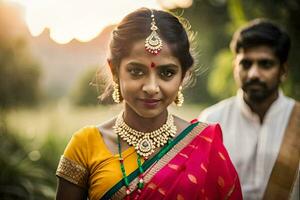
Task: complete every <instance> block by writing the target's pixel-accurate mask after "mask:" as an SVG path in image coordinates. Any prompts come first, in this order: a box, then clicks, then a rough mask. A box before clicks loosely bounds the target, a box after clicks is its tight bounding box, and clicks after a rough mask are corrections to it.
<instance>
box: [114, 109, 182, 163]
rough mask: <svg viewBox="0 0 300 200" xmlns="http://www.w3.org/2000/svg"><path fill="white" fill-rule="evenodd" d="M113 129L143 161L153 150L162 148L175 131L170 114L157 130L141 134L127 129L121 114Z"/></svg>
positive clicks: (129, 128)
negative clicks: (132, 147)
mask: <svg viewBox="0 0 300 200" xmlns="http://www.w3.org/2000/svg"><path fill="white" fill-rule="evenodd" d="M113 129H114V131H115V133H116V134H117V135H118V136H119V137H121V138H122V139H123V140H124V141H126V142H127V143H128V145H129V146H134V148H135V149H136V152H137V154H139V155H140V156H142V157H144V158H145V159H147V158H148V157H149V156H150V155H151V154H152V153H153V152H154V150H155V148H157V147H162V146H164V145H165V144H166V143H167V142H168V140H169V139H170V138H172V137H174V136H175V134H176V131H177V128H176V126H175V124H174V118H173V116H172V115H171V114H168V117H167V121H166V122H165V123H164V124H163V125H162V126H161V127H160V128H158V129H157V130H154V131H151V132H141V131H137V130H135V129H133V128H131V127H129V126H128V125H127V124H126V123H125V122H124V119H123V113H120V114H119V115H118V117H117V119H116V122H115V125H114V127H113Z"/></svg>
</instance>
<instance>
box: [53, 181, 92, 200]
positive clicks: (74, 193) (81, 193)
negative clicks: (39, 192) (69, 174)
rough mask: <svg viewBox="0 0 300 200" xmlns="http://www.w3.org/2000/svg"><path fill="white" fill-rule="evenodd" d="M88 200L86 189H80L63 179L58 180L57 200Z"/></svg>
mask: <svg viewBox="0 0 300 200" xmlns="http://www.w3.org/2000/svg"><path fill="white" fill-rule="evenodd" d="M65 199H68V200H83V199H84V200H86V199H87V191H86V189H84V188H82V187H79V186H77V185H75V184H73V183H71V182H69V181H67V180H65V179H63V178H60V177H59V178H58V185H57V190H56V200H65Z"/></svg>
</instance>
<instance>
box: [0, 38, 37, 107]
mask: <svg viewBox="0 0 300 200" xmlns="http://www.w3.org/2000/svg"><path fill="white" fill-rule="evenodd" d="M27 51H28V50H27V48H26V43H25V41H24V40H23V39H21V38H20V39H16V40H12V41H9V42H7V41H2V40H1V38H0V94H1V95H0V107H2V108H9V107H13V106H17V105H35V104H36V103H37V102H38V100H39V99H40V97H41V91H40V85H39V78H40V68H39V66H38V64H37V63H36V62H35V61H34V60H33V59H32V58H31V57H30V55H29V54H28V52H27Z"/></svg>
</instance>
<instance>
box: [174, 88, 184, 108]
mask: <svg viewBox="0 0 300 200" xmlns="http://www.w3.org/2000/svg"><path fill="white" fill-rule="evenodd" d="M174 102H175V104H176V106H178V107H180V106H182V104H183V102H184V96H183V94H182V86H180V87H179V90H178V93H177V96H176V98H175V100H174Z"/></svg>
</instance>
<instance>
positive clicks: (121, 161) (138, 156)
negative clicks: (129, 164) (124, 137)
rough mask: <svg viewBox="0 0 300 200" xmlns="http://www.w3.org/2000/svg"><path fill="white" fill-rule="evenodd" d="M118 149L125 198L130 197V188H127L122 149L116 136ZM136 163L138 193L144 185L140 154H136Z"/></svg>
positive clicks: (127, 182)
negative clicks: (137, 169) (138, 173)
mask: <svg viewBox="0 0 300 200" xmlns="http://www.w3.org/2000/svg"><path fill="white" fill-rule="evenodd" d="M118 150H119V161H120V165H121V171H122V175H123V180H124V183H125V187H126V197H127V199H130V196H129V195H130V193H131V191H130V188H129V181H128V177H127V175H126V172H125V167H124V159H123V157H122V149H121V141H120V136H118ZM137 163H138V168H139V172H140V175H139V180H138V184H137V188H138V190H137V191H138V193H141V191H142V189H143V187H144V170H143V168H142V162H141V156H140V155H139V154H138V155H137Z"/></svg>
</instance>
